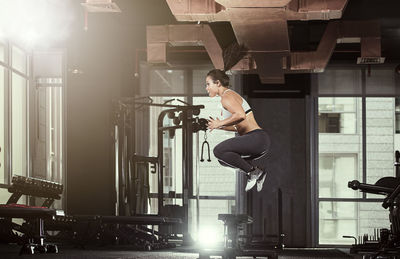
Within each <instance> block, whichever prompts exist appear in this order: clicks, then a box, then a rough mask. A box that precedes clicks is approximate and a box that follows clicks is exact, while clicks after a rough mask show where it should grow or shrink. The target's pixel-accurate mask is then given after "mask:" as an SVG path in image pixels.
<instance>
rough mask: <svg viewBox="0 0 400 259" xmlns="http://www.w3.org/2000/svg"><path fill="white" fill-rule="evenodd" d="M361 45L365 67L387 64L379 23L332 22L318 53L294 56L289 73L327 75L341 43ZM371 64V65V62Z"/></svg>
mask: <svg viewBox="0 0 400 259" xmlns="http://www.w3.org/2000/svg"><path fill="white" fill-rule="evenodd" d="M350 42H361V58H368V59H366V61H364V64H366V63H368V64H371V62H374V63H379V62H378V61H381V62H383V61H384V58H382V57H381V41H380V25H379V23H378V22H375V21H372V22H371V21H331V22H329V24H328V26H327V27H326V30H325V32H324V34H323V36H322V38H321V41H320V43H319V45H318V48H317V50H316V51H311V52H292V53H290V60H289V61H290V64H289V65H288V68H289V69H288V70H287V71H286V72H287V73H289V72H323V71H324V69H325V67H326V65H327V64H328V62H329V59H330V57H331V55H332V53H333V50H334V49H335V46H336V44H337V43H350ZM367 61H368V62H367Z"/></svg>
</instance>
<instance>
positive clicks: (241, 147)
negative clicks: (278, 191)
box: [206, 44, 270, 191]
mask: <svg viewBox="0 0 400 259" xmlns="http://www.w3.org/2000/svg"><path fill="white" fill-rule="evenodd" d="M240 49H242V47H240V46H238V45H237V44H236V45H233V46H232V45H231V46H230V52H231V53H230V55H229V54H228V56H229V58H228V62H226V59H227V58H226V53H224V63H225V68H224V70H219V69H213V70H211V71H209V72H208V74H207V77H206V90H207V92H208V95H209V96H210V97H215V96H220V97H221V104H222V111H221V115H222V118H221V119H218V118H215V119H214V118H212V117H210V118H209V120H208V129H210V130H213V129H222V130H228V131H236V132H237V133H239V136H236V137H234V138H230V139H227V140H225V141H222V142H221V143H219V144H218V145H217V146H216V147H215V148H214V155H215V157H216V158H218V160H219V162H220V163H221V164H222V165H225V166H230V167H234V168H240V169H241V170H243V171H244V172H245V173H246V175H247V177H248V180H247V185H246V191H249V190H250V189H252V188H253V187H254V186H255V185H256V184H257V191H261V190H262V187H263V184H264V181H265V178H266V174H267V173H266V171H263V170H261V169H260V168H258V167H253V166H252V165H251V164H250V163H249V162H247V161H246V160H245V158H246V157H254V156H260V155H263V154H267V153H268V152H269V148H270V138H269V136H268V134H267V133H266V132H265V131H264V130H263V129H261V127H260V126H259V125H258V124H257V122H256V120H255V118H254V114H253V112H252V110H251V108H250V106H249V104H248V103H247V102H246V100H245V99H243V97H241V96H240V95H239V94H238V93H236V92H235V91H233V90H231V89H229V87H230V86H229V77H228V75H227V74H226V73H225V71H226V70H229V69H231V68H232V67H233V66H234V65H235V64H236V63H237V62H238V61H239V60H240V59H241V58H242V57H243V55H241V54H239V53H241V52H242V51H240ZM229 63H230V64H229Z"/></svg>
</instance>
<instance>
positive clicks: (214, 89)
mask: <svg viewBox="0 0 400 259" xmlns="http://www.w3.org/2000/svg"><path fill="white" fill-rule="evenodd" d="M218 88H219V81H216V83H214V80H213V79H212V78H211V77H210V76H207V78H206V90H207V93H208V96H210V97H215V96H216V95H217V94H218Z"/></svg>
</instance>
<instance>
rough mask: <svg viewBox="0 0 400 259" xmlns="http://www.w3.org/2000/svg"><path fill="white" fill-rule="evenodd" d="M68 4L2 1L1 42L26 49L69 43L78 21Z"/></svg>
mask: <svg viewBox="0 0 400 259" xmlns="http://www.w3.org/2000/svg"><path fill="white" fill-rule="evenodd" d="M72 2H73V1H67V0H0V38H5V39H8V40H11V41H14V42H16V43H17V44H20V45H22V46H23V47H26V48H33V47H37V46H40V47H46V46H47V47H48V46H51V45H53V44H54V43H56V42H59V41H62V40H65V39H66V38H67V37H68V35H69V29H70V25H71V24H72V22H73V20H74V13H73V11H72V10H73V9H72Z"/></svg>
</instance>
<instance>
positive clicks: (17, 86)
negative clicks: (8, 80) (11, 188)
mask: <svg viewBox="0 0 400 259" xmlns="http://www.w3.org/2000/svg"><path fill="white" fill-rule="evenodd" d="M26 94H27V81H26V79H25V78H23V77H21V76H19V75H17V74H15V73H13V74H12V86H11V95H12V98H11V102H12V106H11V112H12V114H11V121H12V128H11V132H12V161H11V166H12V174H17V175H25V176H26V165H27V145H26V143H27V123H26V120H27V114H26V113H27V112H26V102H27V101H26V100H27V96H26Z"/></svg>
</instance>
